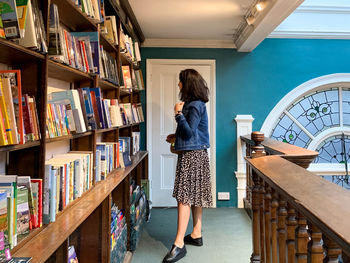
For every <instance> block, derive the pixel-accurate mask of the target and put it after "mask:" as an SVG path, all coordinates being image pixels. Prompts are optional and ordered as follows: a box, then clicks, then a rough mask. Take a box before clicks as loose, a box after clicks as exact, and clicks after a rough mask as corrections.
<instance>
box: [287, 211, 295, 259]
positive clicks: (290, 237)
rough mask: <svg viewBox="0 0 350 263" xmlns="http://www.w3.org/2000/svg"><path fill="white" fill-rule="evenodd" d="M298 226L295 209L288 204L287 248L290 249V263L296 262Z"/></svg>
mask: <svg viewBox="0 0 350 263" xmlns="http://www.w3.org/2000/svg"><path fill="white" fill-rule="evenodd" d="M296 226H297V220H296V218H295V209H294V208H293V207H292V206H290V205H288V218H287V250H288V253H287V254H288V263H294V262H295V229H296Z"/></svg>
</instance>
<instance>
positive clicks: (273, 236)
mask: <svg viewBox="0 0 350 263" xmlns="http://www.w3.org/2000/svg"><path fill="white" fill-rule="evenodd" d="M277 209H278V194H277V193H276V191H273V194H272V202H271V259H272V263H277V262H278V259H277Z"/></svg>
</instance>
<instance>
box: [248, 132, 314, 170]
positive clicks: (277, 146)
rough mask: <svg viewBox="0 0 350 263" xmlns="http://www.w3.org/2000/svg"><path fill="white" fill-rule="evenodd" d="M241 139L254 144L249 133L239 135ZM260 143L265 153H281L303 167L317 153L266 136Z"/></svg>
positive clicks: (308, 163) (305, 166) (307, 165)
mask: <svg viewBox="0 0 350 263" xmlns="http://www.w3.org/2000/svg"><path fill="white" fill-rule="evenodd" d="M241 140H242V141H244V142H245V143H246V144H247V145H251V146H253V145H254V140H253V139H252V136H251V135H245V136H241ZM261 145H262V146H264V148H265V151H266V153H267V154H269V155H281V157H283V158H285V159H287V160H289V161H291V162H292V163H295V164H297V165H299V166H301V167H304V168H307V167H309V165H310V163H311V162H312V161H313V160H314V159H315V158H316V157H317V155H318V152H315V151H311V150H308V149H304V148H301V147H298V146H295V145H292V144H289V143H284V142H280V141H277V140H274V139H271V138H268V137H264V140H263V141H262V142H261Z"/></svg>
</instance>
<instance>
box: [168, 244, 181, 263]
mask: <svg viewBox="0 0 350 263" xmlns="http://www.w3.org/2000/svg"><path fill="white" fill-rule="evenodd" d="M186 253H187V251H186V247H185V245H184V246H183V247H182V248H179V247H177V246H175V245H173V246H172V248H171V249H170V251H169V252H168V253H167V254H166V256H165V257H164V259H163V263H168V262H176V261H178V260H180V259H182V258H183V257H184V256H186Z"/></svg>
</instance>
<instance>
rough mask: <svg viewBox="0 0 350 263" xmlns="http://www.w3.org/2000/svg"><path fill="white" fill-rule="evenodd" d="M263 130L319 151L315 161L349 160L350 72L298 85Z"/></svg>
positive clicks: (282, 102) (297, 144) (270, 134)
mask: <svg viewBox="0 0 350 263" xmlns="http://www.w3.org/2000/svg"><path fill="white" fill-rule="evenodd" d="M261 131H262V132H264V133H265V136H267V137H271V138H274V139H276V140H279V141H284V142H287V143H290V144H294V145H296V146H300V147H303V148H307V149H310V150H317V151H318V152H319V156H318V157H317V158H316V159H315V161H314V162H315V163H319V164H324V163H334V164H335V163H338V164H339V163H344V162H345V161H348V160H349V159H350V74H332V75H326V76H322V77H319V78H316V79H312V80H310V81H308V82H306V83H303V84H302V85H300V86H298V87H297V88H295V89H294V90H292V91H291V92H289V93H288V94H287V95H286V96H285V97H284V98H283V99H282V100H281V101H280V102H279V103H278V104H277V105H276V106H275V108H274V109H273V110H272V111H271V112H270V114H269V115H268V117H267V118H266V120H265V122H264V124H263V126H262V128H261ZM344 153H345V154H344Z"/></svg>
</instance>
